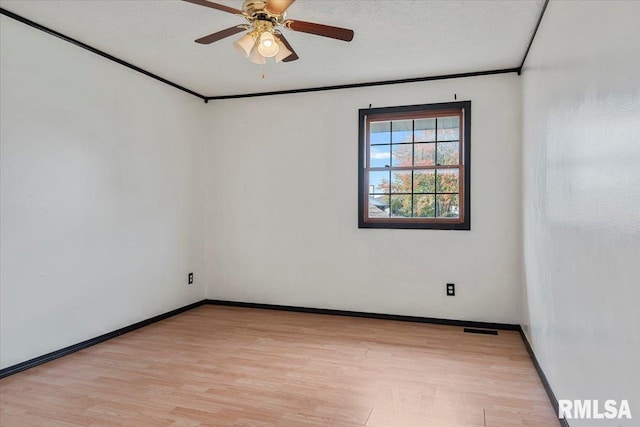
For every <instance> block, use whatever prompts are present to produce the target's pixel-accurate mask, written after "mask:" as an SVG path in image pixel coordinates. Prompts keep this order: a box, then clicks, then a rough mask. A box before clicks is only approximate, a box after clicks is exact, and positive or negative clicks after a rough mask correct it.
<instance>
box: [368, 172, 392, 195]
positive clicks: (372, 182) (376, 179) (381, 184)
mask: <svg viewBox="0 0 640 427" xmlns="http://www.w3.org/2000/svg"><path fill="white" fill-rule="evenodd" d="M371 193H389V172H385V171H382V172H369V194H371Z"/></svg>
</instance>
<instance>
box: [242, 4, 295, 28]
mask: <svg viewBox="0 0 640 427" xmlns="http://www.w3.org/2000/svg"><path fill="white" fill-rule="evenodd" d="M266 5H267V2H266V1H264V0H244V2H243V3H242V11H243V12H244V13H245V14H246V16H247V18H249V20H250V21H253V20H260V21H271V22H272V23H273V24H274V25H282V23H283V22H284V20H285V16H286V13H284V12H283V13H282V14H273V13H271V12H269V11H268V10H267V8H266Z"/></svg>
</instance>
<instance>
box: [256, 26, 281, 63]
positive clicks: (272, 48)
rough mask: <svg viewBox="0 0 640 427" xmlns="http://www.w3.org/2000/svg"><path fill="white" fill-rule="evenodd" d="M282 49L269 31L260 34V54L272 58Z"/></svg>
mask: <svg viewBox="0 0 640 427" xmlns="http://www.w3.org/2000/svg"><path fill="white" fill-rule="evenodd" d="M279 51H280V47H279V46H278V43H276V39H275V37H273V34H271V32H269V31H265V32H263V33H262V34H261V35H260V41H259V43H258V52H259V53H260V55H262V56H264V57H266V58H271V57H273V56H276V55H277V54H278V52H279Z"/></svg>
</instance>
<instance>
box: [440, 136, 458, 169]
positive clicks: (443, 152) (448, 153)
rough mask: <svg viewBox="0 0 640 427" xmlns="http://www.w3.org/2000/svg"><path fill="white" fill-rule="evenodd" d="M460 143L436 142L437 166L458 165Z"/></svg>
mask: <svg viewBox="0 0 640 427" xmlns="http://www.w3.org/2000/svg"><path fill="white" fill-rule="evenodd" d="M459 153H460V142H459V141H454V142H438V164H439V165H457V164H459V163H460V155H459Z"/></svg>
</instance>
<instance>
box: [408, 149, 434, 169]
mask: <svg viewBox="0 0 640 427" xmlns="http://www.w3.org/2000/svg"><path fill="white" fill-rule="evenodd" d="M435 160H436V144H433V143H432V144H415V145H414V149H413V161H414V165H415V166H435V164H436V161H435Z"/></svg>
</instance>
